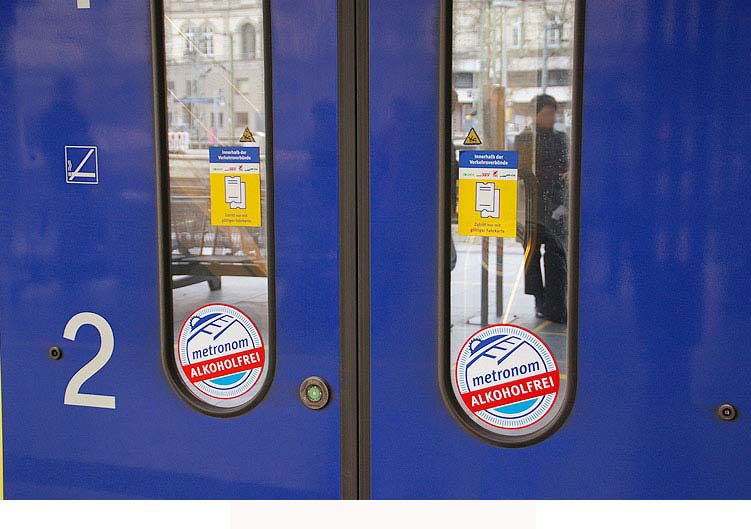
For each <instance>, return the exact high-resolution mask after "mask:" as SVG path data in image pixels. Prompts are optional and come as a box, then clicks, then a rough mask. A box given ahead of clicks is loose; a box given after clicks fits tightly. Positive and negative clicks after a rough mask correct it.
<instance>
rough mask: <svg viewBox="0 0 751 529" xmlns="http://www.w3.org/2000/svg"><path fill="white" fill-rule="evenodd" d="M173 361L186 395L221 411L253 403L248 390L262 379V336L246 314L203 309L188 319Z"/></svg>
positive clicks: (223, 308) (220, 307) (228, 308)
mask: <svg viewBox="0 0 751 529" xmlns="http://www.w3.org/2000/svg"><path fill="white" fill-rule="evenodd" d="M175 357H176V358H175V359H176V361H177V367H178V371H179V372H180V377H181V378H182V380H183V382H184V383H185V385H186V387H187V388H188V389H189V390H190V392H191V393H193V395H195V396H196V397H197V398H199V399H200V400H202V401H203V402H205V403H207V404H211V405H213V406H218V407H222V408H232V407H236V406H241V405H243V404H246V403H247V402H249V401H250V400H252V398H253V396H254V395H255V393H256V392H255V391H252V390H253V389H254V388H257V387H258V385H259V382H260V381H261V380H262V378H263V377H264V376H265V373H264V371H265V369H266V350H265V348H264V345H263V339H262V338H261V333H260V332H259V330H258V327H257V326H256V324H255V323H254V322H253V320H251V319H250V317H248V315H247V314H245V313H244V312H242V311H241V310H240V309H237V308H235V307H232V306H230V305H222V304H212V305H205V306H203V307H201V308H199V309H197V310H196V311H194V312H193V313H192V314H191V315H190V316H188V317H187V319H186V320H185V322H184V323H183V325H182V328H181V329H180V334H179V335H178V339H177V351H176V352H175Z"/></svg>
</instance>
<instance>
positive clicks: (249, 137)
mask: <svg viewBox="0 0 751 529" xmlns="http://www.w3.org/2000/svg"><path fill="white" fill-rule="evenodd" d="M240 141H242V142H251V143H255V142H256V139H255V138H254V137H253V133H252V132H250V129H249V128H248V127H245V132H243V136H242V138H240Z"/></svg>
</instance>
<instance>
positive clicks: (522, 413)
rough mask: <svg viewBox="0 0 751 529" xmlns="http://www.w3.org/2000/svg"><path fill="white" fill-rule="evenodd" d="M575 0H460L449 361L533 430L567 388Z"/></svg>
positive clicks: (472, 414)
mask: <svg viewBox="0 0 751 529" xmlns="http://www.w3.org/2000/svg"><path fill="white" fill-rule="evenodd" d="M574 4H575V2H574V1H570V0H526V1H524V0H518V1H500V0H493V1H487V0H482V1H479V0H454V2H453V56H452V76H451V77H452V79H453V82H452V109H451V111H452V116H451V118H452V119H451V123H452V134H451V153H452V160H453V162H452V167H451V183H452V185H451V190H452V194H451V204H452V208H451V223H450V226H451V260H450V267H451V298H450V307H451V315H450V322H451V329H450V333H451V339H450V344H451V359H450V360H451V361H450V364H449V365H450V366H451V370H452V371H451V380H452V386H453V390H454V393H455V395H456V397H457V401H458V402H459V405H460V406H461V407H462V409H463V410H464V412H465V413H466V415H467V416H468V417H469V418H470V419H471V420H472V421H474V422H475V423H477V424H478V425H480V426H481V427H482V428H484V429H485V430H487V431H489V432H492V433H493V434H497V435H504V436H520V435H528V434H530V433H534V432H536V431H538V430H539V429H541V428H543V427H544V426H545V425H546V424H549V423H550V422H551V421H552V420H554V419H555V417H556V416H557V413H558V411H559V410H560V409H561V407H562V406H563V405H564V401H565V395H566V394H567V392H566V387H567V381H568V374H569V373H567V370H568V368H567V366H568V358H567V332H568V329H567V301H566V300H567V292H566V291H567V269H568V253H569V252H568V250H569V248H568V244H569V243H568V231H569V228H568V226H569V224H568V223H569V216H568V208H569V202H568V200H569V197H568V189H569V174H570V167H569V165H570V156H569V152H570V139H571V126H572V99H573V97H572V96H573V90H572V85H571V83H572V79H573V75H572V72H573V58H574ZM504 324H505V325H504Z"/></svg>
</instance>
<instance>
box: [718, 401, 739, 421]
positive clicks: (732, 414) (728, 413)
mask: <svg viewBox="0 0 751 529" xmlns="http://www.w3.org/2000/svg"><path fill="white" fill-rule="evenodd" d="M717 416H718V417H719V418H720V419H722V420H723V421H732V420H735V418H736V417H737V416H738V410H737V409H736V408H735V406H733V405H732V404H727V403H726V404H722V405H720V406H718V407H717Z"/></svg>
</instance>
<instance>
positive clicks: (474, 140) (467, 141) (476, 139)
mask: <svg viewBox="0 0 751 529" xmlns="http://www.w3.org/2000/svg"><path fill="white" fill-rule="evenodd" d="M464 145H482V140H481V139H480V136H479V135H478V134H477V131H476V130H475V128H474V127H472V128H471V129H469V134H467V137H466V138H464Z"/></svg>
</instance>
